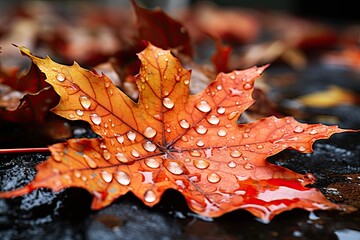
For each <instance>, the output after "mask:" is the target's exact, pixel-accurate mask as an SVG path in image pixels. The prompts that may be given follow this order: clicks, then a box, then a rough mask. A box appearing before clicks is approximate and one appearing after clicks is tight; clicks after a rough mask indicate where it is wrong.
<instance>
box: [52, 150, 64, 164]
mask: <svg viewBox="0 0 360 240" xmlns="http://www.w3.org/2000/svg"><path fill="white" fill-rule="evenodd" d="M51 156H52V158H53V159H54V160H55V161H56V162H61V160H62V158H63V156H64V153H62V152H53V153H52V154H51Z"/></svg>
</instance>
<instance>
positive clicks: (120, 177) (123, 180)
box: [114, 171, 131, 186]
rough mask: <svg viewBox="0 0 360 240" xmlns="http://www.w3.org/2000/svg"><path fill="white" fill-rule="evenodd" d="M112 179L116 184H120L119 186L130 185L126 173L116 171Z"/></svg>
mask: <svg viewBox="0 0 360 240" xmlns="http://www.w3.org/2000/svg"><path fill="white" fill-rule="evenodd" d="M114 177H115V179H116V181H118V183H120V184H121V185H124V186H127V185H129V184H130V181H131V179H130V176H129V174H127V173H126V172H123V171H116V172H115V173H114Z"/></svg>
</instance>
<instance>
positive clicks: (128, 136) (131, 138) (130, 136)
mask: <svg viewBox="0 0 360 240" xmlns="http://www.w3.org/2000/svg"><path fill="white" fill-rule="evenodd" d="M126 136H127V138H128V139H129V140H130V141H134V140H135V138H136V133H135V132H133V131H128V132H127V133H126Z"/></svg>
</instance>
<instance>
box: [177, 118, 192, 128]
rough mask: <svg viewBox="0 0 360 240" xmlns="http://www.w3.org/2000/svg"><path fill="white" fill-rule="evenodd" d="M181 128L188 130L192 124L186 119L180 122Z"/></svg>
mask: <svg viewBox="0 0 360 240" xmlns="http://www.w3.org/2000/svg"><path fill="white" fill-rule="evenodd" d="M179 124H180V127H182V128H184V129H187V128H189V127H190V123H189V122H188V121H186V120H185V119H182V120H180V122H179Z"/></svg>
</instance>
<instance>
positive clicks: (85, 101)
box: [79, 96, 91, 109]
mask: <svg viewBox="0 0 360 240" xmlns="http://www.w3.org/2000/svg"><path fill="white" fill-rule="evenodd" d="M79 101H80V104H81V106H83V108H85V109H89V108H90V106H91V100H90V99H89V98H88V97H87V96H80V97H79Z"/></svg>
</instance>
